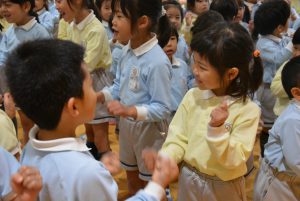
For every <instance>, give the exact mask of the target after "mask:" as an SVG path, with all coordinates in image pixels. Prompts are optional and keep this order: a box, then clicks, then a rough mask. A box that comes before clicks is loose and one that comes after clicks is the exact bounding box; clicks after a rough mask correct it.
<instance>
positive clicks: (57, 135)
mask: <svg viewBox="0 0 300 201" xmlns="http://www.w3.org/2000/svg"><path fill="white" fill-rule="evenodd" d="M75 129H76V128H67V126H66V127H65V128H59V127H58V128H56V129H53V130H45V129H40V130H39V132H38V134H37V136H36V137H37V139H38V140H41V141H45V140H56V139H61V138H70V137H73V138H74V137H76V134H75Z"/></svg>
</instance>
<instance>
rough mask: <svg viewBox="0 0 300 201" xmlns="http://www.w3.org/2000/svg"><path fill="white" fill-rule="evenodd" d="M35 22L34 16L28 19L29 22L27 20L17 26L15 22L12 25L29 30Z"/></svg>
mask: <svg viewBox="0 0 300 201" xmlns="http://www.w3.org/2000/svg"><path fill="white" fill-rule="evenodd" d="M36 23H37V21H36V19H35V17H34V18H32V19H31V20H29V22H27V23H26V24H24V25H21V26H18V25H16V24H14V25H13V26H14V27H15V28H20V29H24V30H25V31H29V30H30V29H31V28H32V27H33V26H34V25H35V24H36Z"/></svg>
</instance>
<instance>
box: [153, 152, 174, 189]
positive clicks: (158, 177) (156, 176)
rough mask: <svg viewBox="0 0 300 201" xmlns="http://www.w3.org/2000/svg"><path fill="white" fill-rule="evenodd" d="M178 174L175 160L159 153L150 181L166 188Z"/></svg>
mask: <svg viewBox="0 0 300 201" xmlns="http://www.w3.org/2000/svg"><path fill="white" fill-rule="evenodd" d="M178 174H179V170H178V166H177V164H176V162H175V160H173V159H170V158H169V157H168V156H164V155H160V154H159V155H158V157H157V160H156V163H155V169H154V172H153V176H152V181H154V182H155V183H157V184H159V185H161V186H162V187H163V188H166V187H167V186H168V185H169V184H170V183H171V182H172V181H174V180H175V179H176V178H177V176H178Z"/></svg>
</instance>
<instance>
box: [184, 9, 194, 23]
mask: <svg viewBox="0 0 300 201" xmlns="http://www.w3.org/2000/svg"><path fill="white" fill-rule="evenodd" d="M192 20H193V13H192V12H190V11H188V12H187V13H186V14H185V23H186V26H188V27H189V26H191V25H192Z"/></svg>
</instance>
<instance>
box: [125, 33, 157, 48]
mask: <svg viewBox="0 0 300 201" xmlns="http://www.w3.org/2000/svg"><path fill="white" fill-rule="evenodd" d="M152 37H154V35H153V34H152V33H151V32H149V33H143V32H140V33H137V34H135V36H133V37H132V39H131V40H130V46H131V48H132V49H136V48H138V47H140V46H141V45H143V44H144V43H146V42H147V41H149V40H150V39H151V38H152Z"/></svg>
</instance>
